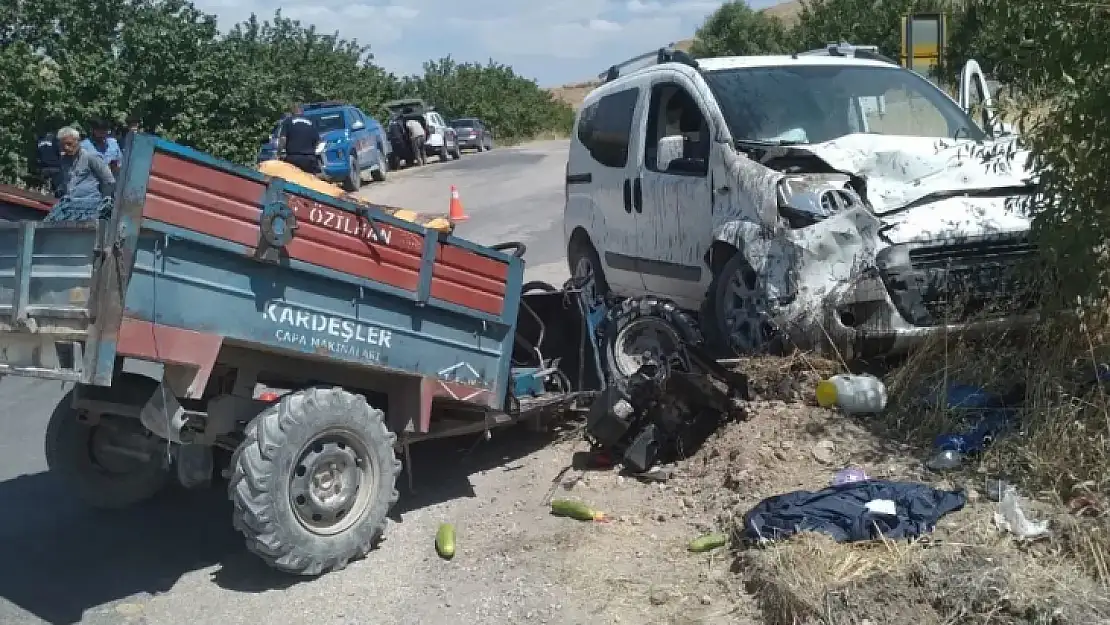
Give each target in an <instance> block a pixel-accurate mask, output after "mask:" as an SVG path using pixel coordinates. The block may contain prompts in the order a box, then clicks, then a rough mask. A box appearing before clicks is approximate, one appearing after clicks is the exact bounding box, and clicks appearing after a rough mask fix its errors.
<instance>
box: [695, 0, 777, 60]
mask: <svg viewBox="0 0 1110 625" xmlns="http://www.w3.org/2000/svg"><path fill="white" fill-rule="evenodd" d="M791 34H792V33H791V31H789V30H788V29H787V28H786V25H785V24H783V22H782V20H781V19H779V18H778V17H776V16H773V15H767V14H766V13H763V12H762V11H755V10H753V9H752V8H751V7H750V6H748V4H747V2H743V1H742V0H741V1H735V2H726V3H724V4H722V5H721V8H719V9H717V10H716V11H714V12H713V14H712V15H710V16H709V17H708V18H706V20H705V23H704V24H702V26H701V28H699V29H698V30H697V32H696V33H695V34H694V43H693V46H691V48H690V52H691V54H693V55H694V56H697V57H711V56H734V55H735V56H741V55H754V54H783V53H787V52H794V51H795V50H794V49H793V48H794V45H793V43H794V42H793V40H792V39H793V38H792V36H791Z"/></svg>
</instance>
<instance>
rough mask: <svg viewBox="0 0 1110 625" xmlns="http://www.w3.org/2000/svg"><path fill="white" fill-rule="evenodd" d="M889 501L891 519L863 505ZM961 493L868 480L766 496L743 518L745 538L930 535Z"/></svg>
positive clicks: (850, 539) (841, 538)
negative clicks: (892, 507)
mask: <svg viewBox="0 0 1110 625" xmlns="http://www.w3.org/2000/svg"><path fill="white" fill-rule="evenodd" d="M874 499H888V500H890V501H893V502H894V504H895V509H896V514H895V516H893V517H890V516H885V515H881V514H876V513H874V512H872V511H871V510H868V509H867V502H869V501H871V500H874ZM965 503H967V496H966V495H965V494H964V493H963V492H961V491H945V490H937V489H935V488H932V487H930V486H927V485H925V484H915V483H912V482H888V481H885V480H868V481H866V482H850V483H848V484H843V485H841V486H831V487H829V488H826V489H824V490H820V491H817V492H810V491H804V490H800V491H795V492H792V493H786V494H783V495H776V496H774V497H769V498H767V499H764V500H763V501H761V502H759V504H758V505H756V506H755V507H754V508H752V509H751V510H749V511H748V513H747V514H745V515H744V537H745V538H746V539H747V540H750V541H753V542H758V541H760V540H761V539H767V540H782V539H784V538H788V537H790V536H792V535H794V534H796V533H798V532H821V533H823V534H827V535H829V536H831V537H832V538H833V540H835V541H837V542H854V541H860V540H873V539H876V538H878V537H879V536H883V537H885V538H889V539H902V538H915V537H917V536H920V535H921V534H925V533H928V532H931V531H933V528H934V527H936V523H937V521H938V520H940V517H942V516H944V515H946V514H948V513H949V512H955V511H956V510H959V509H960V508H963V507H964V504H965Z"/></svg>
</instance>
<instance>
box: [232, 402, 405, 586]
mask: <svg viewBox="0 0 1110 625" xmlns="http://www.w3.org/2000/svg"><path fill="white" fill-rule="evenodd" d="M245 434H246V438H245V439H244V440H243V443H242V444H241V445H240V446H239V448H238V449H237V450H236V452H235V454H234V457H233V458H232V464H231V470H232V475H231V480H230V483H229V484H228V496H229V497H230V498H231V501H232V503H233V507H234V511H233V515H232V522H233V524H234V526H235V528H236V529H237V530H239V531H240V532H242V533H243V535H244V536H245V537H246V539H247V549H249V550H250V551H251V552H253V553H254V554H256V555H258V556H259V557H260V558H262V559H263V560H264V561H265V562H266V563H267V564H269V565H270V566H271V567H273V568H275V569H278V570H280V571H283V572H286V573H292V574H296V575H320V574H322V573H327V572H330V571H337V570H340V569H343V568H345V567H346V566H347V563H348V562H350V561H352V560H356V559H359V558H362V557H365V556H366V554H368V553H369V552H370V550H371V549H373V548H374V547H375V546H376V545H377V544H378V542H379V541H380V540H381V538H382V534H383V533H384V531H385V526H386V522H387V520H386V515H387V514H388V512H389V509H390V508H391V507H392V506H393V504H394V503H396V502H397V498H398V493H397V490H396V488H395V485H396V482H397V474H398V473H400V471H401V461H400V460H398V459H397V457H396V455H395V453H394V450H393V446H394V444H395V443H396V441H397V435H396V434H394V433H392V432H390V431H389V430H388V429H386V426H385V422H384V414H383V413H382V411H381V410H378V409H376V408H372V407H371V406H370V405H369V404H368V403H367V402H366V399H365V398H364V397H362V396H361V395H356V394H354V393H350V392H347V391H345V390H343V389H341V388H309V389H305V390H303V391H299V392H296V393H291V394H289V395H286V396H285V397H283V398H282V399H281V401H279V402H278V403H276V404H274V405H272V406H269V407H267V408H266V409H265V410H263V411H262V413H260V414H259V415H258V416H257V417H255V418H254V420H252V421H251V423H250V424H249V425H248V426H247V429H246V432H245Z"/></svg>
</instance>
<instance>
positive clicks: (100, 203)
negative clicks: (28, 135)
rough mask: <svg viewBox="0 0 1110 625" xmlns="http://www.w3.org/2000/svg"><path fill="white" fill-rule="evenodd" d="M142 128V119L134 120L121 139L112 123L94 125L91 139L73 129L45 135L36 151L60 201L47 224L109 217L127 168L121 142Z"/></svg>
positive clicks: (100, 122) (65, 128) (131, 119)
mask: <svg viewBox="0 0 1110 625" xmlns="http://www.w3.org/2000/svg"><path fill="white" fill-rule="evenodd" d="M139 128H140V122H139V120H138V118H135V117H131V118H128V120H127V127H126V128H125V129H124V131H123V132H121V133H119V134H120V137H119V138H117V137H116V136H114V133H113V132H112V129H111V126H110V124H108V123H106V122H104V121H99V120H98V121H95V122H93V123H92V124H91V125H90V129H89V135H88V136H87V137H82V136H81V132H80V131H78V130H77V129H76V128H74V127H72V126H66V127H64V128H62V129H60V130H57V131H51V132H48V133H46V134H44V135H43V136H42V137H41V138H40V139H39V140H38V145H37V149H36V153H37V160H38V169H39V172H40V174H41V175H42V177H43V178H44V180H45V181H46V182H47V183H48V184H49V185H50V188H51V191H52V192H53V194H54V197H56V198H58V201H57V203H55V205H54V208H53V209H52V210H51V211H50V213H49V214H48V215H47V216H46V219H45V221H85V220H89V219H97V218H100V217H106V216H107V214H108V213H110V211H111V207H112V196H113V194H114V193H115V186H116V176H118V175H119V170H120V167H121V166H122V165H123V150H122V149H121V148H120V140H121V139H126V135H127V134H129V133H131V132H137V131H138V130H139Z"/></svg>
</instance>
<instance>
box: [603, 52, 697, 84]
mask: <svg viewBox="0 0 1110 625" xmlns="http://www.w3.org/2000/svg"><path fill="white" fill-rule="evenodd" d="M663 63H682V64H683V65H687V66H689V67H692V68H694V69H699V67H698V62H697V61H696V60H695V59H694V57H692V56H690V55H689V54H687V53H686V52H683V51H682V50H678V49H675V47H674V44H673V43H671V44H669V45H667V46H664V47H662V48H659V49H658V50H652V51H651V52H645V53H644V54H641V55H640V56H634V57H632V58H630V59H628V60H627V61H624V62H623V63H617V64H616V65H611V66H609V69H607V70H605V71H604V72H601V73H600V74H598V75H597V78H598V80H600V81H601V82H602V83H607V82H611V81H614V80H616V79H617V78H620V77H621V76H627V75H628V74H631V73H633V72H637V71H640V70H641V69H646V68H648V67H652V66H653V65H662V64H663Z"/></svg>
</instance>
